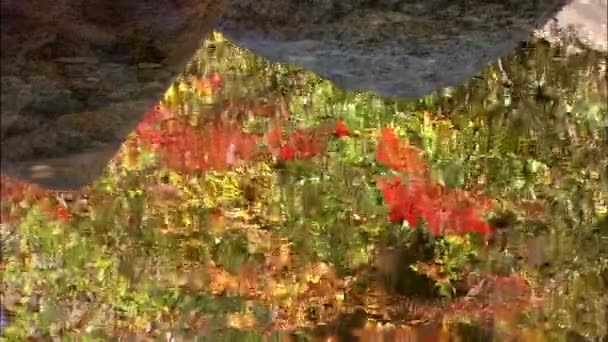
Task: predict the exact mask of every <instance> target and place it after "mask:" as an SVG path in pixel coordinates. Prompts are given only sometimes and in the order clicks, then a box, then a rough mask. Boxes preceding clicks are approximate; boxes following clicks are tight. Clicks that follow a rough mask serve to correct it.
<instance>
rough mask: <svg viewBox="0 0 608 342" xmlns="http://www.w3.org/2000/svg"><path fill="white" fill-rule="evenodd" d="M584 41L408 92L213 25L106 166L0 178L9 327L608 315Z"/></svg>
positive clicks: (364, 335) (300, 326)
mask: <svg viewBox="0 0 608 342" xmlns="http://www.w3.org/2000/svg"><path fill="white" fill-rule="evenodd" d="M569 51H572V46H568V45H565V44H564V45H554V46H550V45H549V44H547V43H546V42H544V41H541V40H539V41H530V42H528V43H525V44H522V46H521V48H520V49H519V50H518V51H516V52H515V53H513V54H512V55H510V56H507V57H505V58H503V59H501V60H500V61H499V62H497V63H496V64H493V65H490V66H488V67H487V68H486V69H484V71H483V72H482V73H480V74H479V75H478V76H477V77H475V78H474V79H472V80H470V81H469V82H468V83H466V84H464V85H462V86H460V87H457V88H450V89H444V90H442V91H440V92H437V93H435V94H432V95H430V96H427V97H424V98H421V99H419V100H401V99H397V98H379V97H378V96H375V95H373V94H369V93H354V92H345V91H342V90H339V89H337V88H336V87H334V86H333V85H332V84H331V83H329V82H327V81H324V80H322V79H320V78H318V77H316V76H315V75H313V74H310V73H307V72H303V71H301V70H299V69H297V68H294V67H290V66H287V65H281V64H271V63H268V62H267V61H265V60H263V59H261V58H259V57H256V56H254V55H252V54H250V53H248V52H247V51H245V50H241V49H239V48H236V47H235V46H233V45H232V44H231V43H230V42H228V41H225V40H224V39H223V37H221V36H220V35H215V36H214V37H213V38H212V39H209V40H208V41H207V42H206V43H205V45H204V46H203V47H202V48H201V50H200V51H199V52H198V54H197V55H196V57H195V58H194V59H193V60H192V61H191V62H190V63H189V64H188V66H187V67H186V69H185V71H184V73H183V74H182V75H181V76H180V77H179V78H178V79H177V80H176V81H175V82H174V84H173V85H172V86H171V87H170V88H169V90H168V91H167V93H166V95H165V97H164V99H163V100H162V101H161V102H160V103H159V104H158V105H157V106H155V107H154V108H150V109H149V111H148V112H147V113H146V115H145V118H144V120H143V121H142V122H141V123H140V124H139V126H138V127H137V129H136V130H135V132H133V134H131V136H130V138H129V140H128V141H127V142H126V143H125V144H124V145H123V147H122V149H121V151H120V153H119V154H118V155H116V157H115V159H114V160H113V162H112V163H111V164H110V165H109V166H108V167H107V168H106V170H105V173H104V176H103V177H102V178H101V179H99V180H98V181H96V182H95V183H94V184H92V185H91V186H90V187H88V188H86V189H84V190H82V191H80V192H74V193H65V192H45V191H42V190H39V189H37V188H35V187H33V186H30V185H26V184H23V183H19V182H15V181H13V180H10V179H8V178H5V177H3V178H2V205H1V214H2V237H3V240H2V241H3V254H2V256H3V259H2V267H3V272H4V273H3V285H4V290H3V292H2V297H3V300H2V303H3V309H2V310H3V311H2V312H10V313H11V317H10V319H8V320H7V319H5V318H3V319H2V322H3V323H2V324H6V323H4V322H7V321H8V326H7V327H6V328H5V333H6V334H7V336H11V337H14V338H15V339H25V338H28V337H30V338H48V337H51V336H63V337H65V336H70V337H71V336H90V337H92V338H106V337H108V336H140V337H143V336H147V337H157V338H160V337H165V338H167V337H171V336H172V337H174V338H176V339H177V340H189V339H192V338H193V337H195V336H205V337H207V338H209V339H210V340H231V339H237V340H248V339H251V340H259V339H260V338H261V336H262V335H264V334H271V336H272V337H273V338H276V339H284V340H287V341H289V340H299V339H300V338H308V339H311V340H327V341H332V340H349V339H350V340H354V339H357V338H358V339H360V340H362V341H375V340H380V339H385V340H403V341H419V340H423V341H447V340H452V339H454V340H467V341H468V340H480V341H482V340H484V341H485V340H489V339H492V338H494V337H496V338H498V339H501V340H518V341H542V340H547V341H549V340H555V339H565V338H568V339H570V338H571V336H579V337H580V338H585V337H586V338H600V337H601V336H604V335H605V334H606V329H607V327H606V317H607V308H608V298H607V297H606V293H608V291H606V289H607V287H608V284H607V283H606V277H605V274H606V272H608V271H607V270H608V258H607V257H606V255H608V251H607V250H606V248H607V247H606V246H608V244H607V242H608V231H607V230H606V229H605V224H604V222H605V221H606V219H605V217H606V214H607V213H608V204H607V203H608V202H607V201H608V195H607V194H608V191H607V187H608V178H607V176H606V175H607V174H608V172H606V171H607V170H608V169H607V165H608V159H607V153H606V152H607V151H606V144H605V140H604V139H605V136H604V134H605V131H604V130H605V126H604V125H605V119H606V111H607V108H606V62H605V56H604V55H601V54H599V53H597V52H594V51H587V50H584V49H580V48H579V49H578V50H577V52H576V53H574V54H572V53H570V52H569ZM3 315H5V314H3ZM2 317H6V316H2Z"/></svg>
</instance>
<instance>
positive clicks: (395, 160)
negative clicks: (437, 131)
mask: <svg viewBox="0 0 608 342" xmlns="http://www.w3.org/2000/svg"><path fill="white" fill-rule="evenodd" d="M376 159H377V160H378V161H379V162H381V163H383V164H384V165H386V166H388V167H389V168H391V169H394V170H396V171H401V172H408V173H410V174H422V173H424V171H425V170H426V168H427V164H426V161H425V159H424V158H423V152H422V150H420V149H419V148H417V147H415V146H412V145H410V144H409V142H408V141H407V140H399V138H397V136H396V135H395V132H394V131H393V129H392V128H390V127H386V128H383V129H382V130H381V132H380V141H379V143H378V147H377V150H376Z"/></svg>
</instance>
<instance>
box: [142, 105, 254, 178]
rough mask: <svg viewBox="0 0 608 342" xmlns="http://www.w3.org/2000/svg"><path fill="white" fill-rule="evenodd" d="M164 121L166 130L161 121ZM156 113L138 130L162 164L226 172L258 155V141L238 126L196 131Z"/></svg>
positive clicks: (211, 126) (217, 125)
mask: <svg viewBox="0 0 608 342" xmlns="http://www.w3.org/2000/svg"><path fill="white" fill-rule="evenodd" d="M163 117H164V119H165V121H164V124H165V125H164V127H160V125H159V124H158V122H157V121H158V120H159V119H162V118H163ZM169 118H170V116H166V115H163V114H162V112H160V111H159V110H158V108H157V109H155V110H153V111H150V112H148V113H146V114H145V115H144V119H143V120H142V122H141V123H140V124H139V125H138V126H137V128H136V133H137V137H138V138H139V140H140V141H143V142H144V143H147V144H149V145H150V146H151V147H152V148H153V149H155V150H157V151H158V152H159V153H160V155H161V160H162V162H163V164H164V165H165V166H167V167H170V168H173V169H176V170H180V171H193V170H225V169H227V168H229V167H230V166H231V165H233V164H234V163H235V162H236V161H237V158H242V159H250V158H253V157H254V155H255V148H256V144H257V140H258V137H257V136H255V135H253V134H249V133H245V132H243V131H242V128H241V126H240V125H239V124H230V125H228V124H221V123H209V124H206V125H205V126H203V127H202V128H195V127H192V126H190V125H188V124H186V123H183V122H179V121H178V120H177V119H173V120H168V119H169Z"/></svg>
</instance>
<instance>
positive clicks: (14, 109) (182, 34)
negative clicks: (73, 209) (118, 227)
mask: <svg viewBox="0 0 608 342" xmlns="http://www.w3.org/2000/svg"><path fill="white" fill-rule="evenodd" d="M221 6H222V2H221V1H214V0H209V1H206V0H126V1H97V0H73V1H66V0H59V1H50V0H2V2H1V10H2V13H1V19H2V21H1V34H2V41H1V43H2V50H1V57H2V68H1V75H2V77H1V85H2V98H1V106H2V124H1V125H0V129H1V133H2V141H1V143H2V160H1V163H2V172H3V173H5V174H8V175H11V176H14V177H16V178H21V179H24V180H27V181H31V182H35V183H38V184H39V185H42V186H44V187H48V188H59V189H69V188H79V187H81V186H83V185H85V184H87V183H88V182H90V181H91V180H92V179H93V178H95V177H97V176H98V175H99V174H100V172H101V170H102V168H103V167H104V166H105V164H106V163H107V162H108V160H109V159H110V158H111V157H112V156H113V155H114V153H115V152H116V151H117V149H118V148H119V147H120V145H121V144H122V142H123V141H124V139H125V138H126V136H127V135H128V134H129V132H130V131H131V130H132V129H133V128H134V127H135V125H136V124H137V122H138V121H139V120H140V119H141V117H142V115H143V113H144V112H145V111H146V110H147V109H148V108H150V107H151V106H153V104H154V103H155V102H156V101H157V100H158V99H159V98H160V96H162V93H163V92H164V91H165V89H166V88H167V86H168V85H169V83H170V82H171V81H172V78H173V77H175V76H176V75H177V73H178V72H179V71H180V70H181V68H182V67H183V65H184V64H185V63H186V62H187V61H188V59H189V58H191V56H192V55H193V54H194V52H196V50H197V49H198V48H199V46H200V45H201V43H202V40H203V39H204V38H205V34H206V33H207V32H208V31H210V30H211V29H212V28H213V26H214V25H215V24H216V22H217V18H218V17H219V15H220V14H221V13H220V10H221Z"/></svg>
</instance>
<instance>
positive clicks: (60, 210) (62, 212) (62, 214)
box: [55, 205, 70, 220]
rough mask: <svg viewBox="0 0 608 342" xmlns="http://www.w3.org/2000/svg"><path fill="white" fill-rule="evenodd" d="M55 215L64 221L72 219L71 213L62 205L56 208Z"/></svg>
mask: <svg viewBox="0 0 608 342" xmlns="http://www.w3.org/2000/svg"><path fill="white" fill-rule="evenodd" d="M55 214H56V215H57V217H59V218H60V219H62V220H67V219H69V218H70V213H69V212H68V211H67V210H66V208H64V207H63V206H61V205H58V206H56V207H55Z"/></svg>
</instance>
